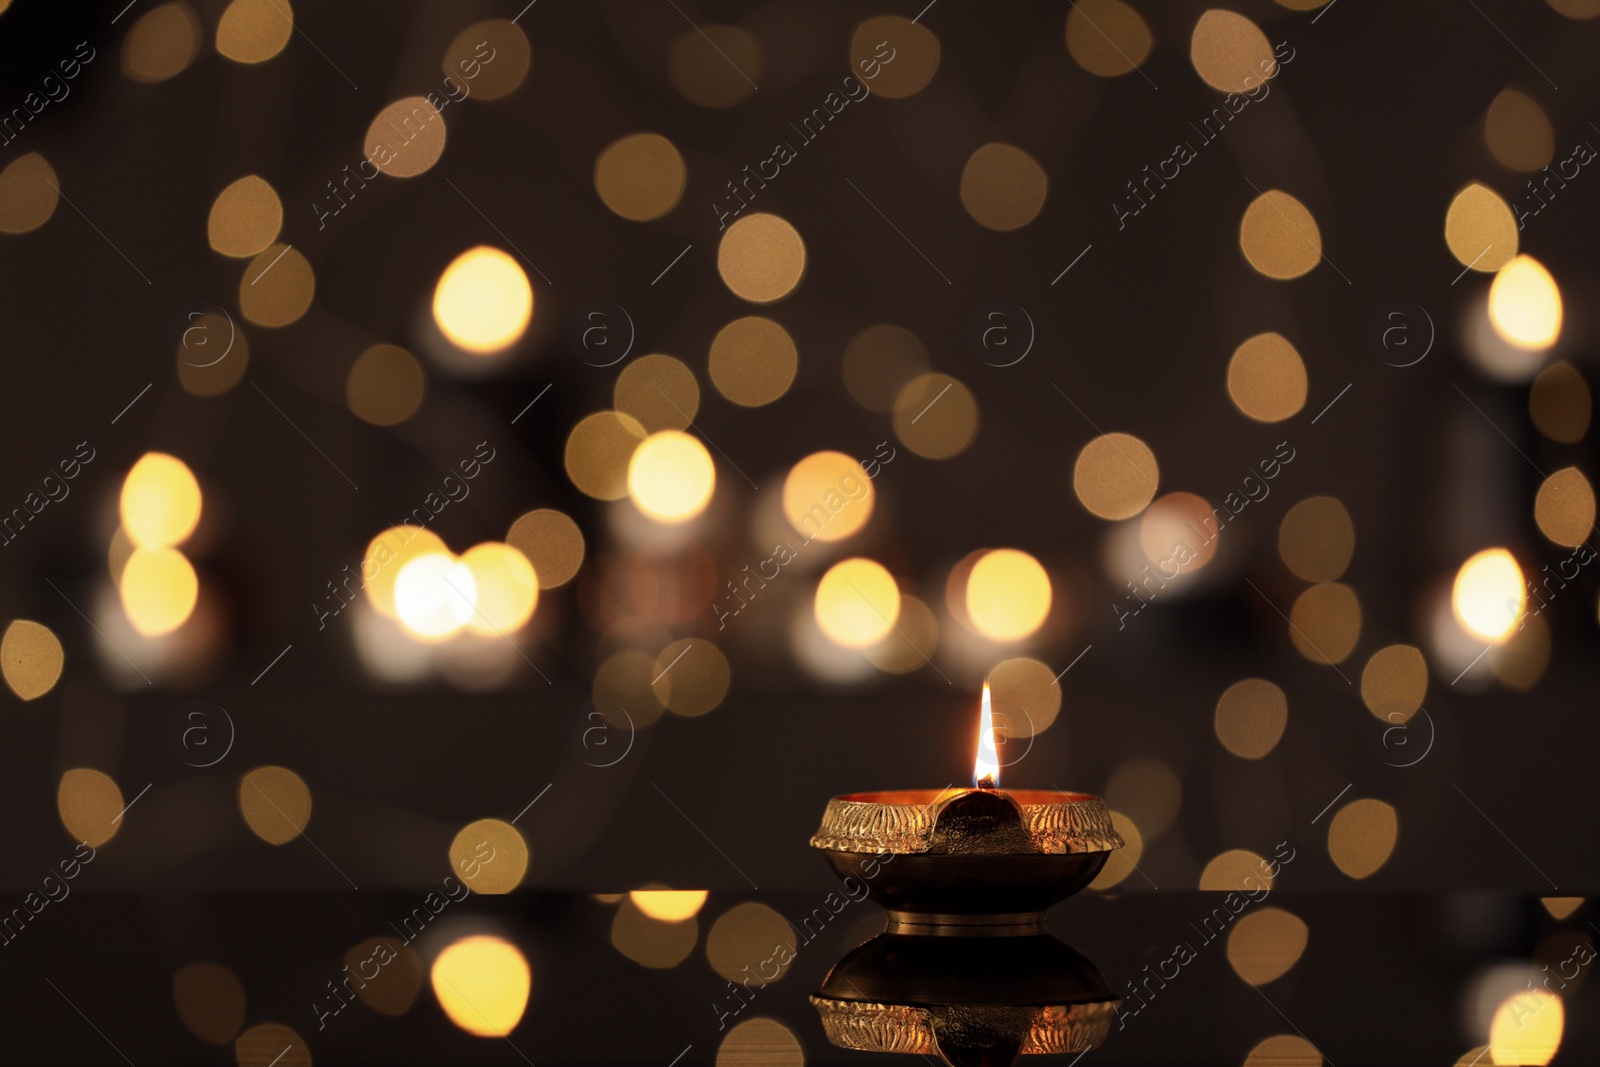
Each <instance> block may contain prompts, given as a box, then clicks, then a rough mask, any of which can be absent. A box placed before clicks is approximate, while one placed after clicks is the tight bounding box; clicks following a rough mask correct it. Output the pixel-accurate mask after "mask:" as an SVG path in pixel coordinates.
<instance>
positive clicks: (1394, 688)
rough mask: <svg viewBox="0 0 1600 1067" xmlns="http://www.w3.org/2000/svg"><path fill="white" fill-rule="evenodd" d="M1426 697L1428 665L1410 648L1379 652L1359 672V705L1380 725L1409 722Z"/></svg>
mask: <svg viewBox="0 0 1600 1067" xmlns="http://www.w3.org/2000/svg"><path fill="white" fill-rule="evenodd" d="M1427 695H1428V662H1427V660H1425V659H1424V658H1423V656H1422V650H1421V649H1419V648H1416V647H1414V646H1412V645H1389V646H1387V647H1385V648H1380V649H1378V651H1376V652H1374V653H1373V654H1372V656H1371V657H1370V658H1369V659H1368V660H1367V665H1366V666H1365V667H1363V668H1362V670H1361V702H1362V703H1363V704H1365V705H1366V706H1367V710H1368V711H1370V712H1372V714H1373V715H1375V716H1376V717H1377V718H1378V719H1379V720H1381V721H1383V722H1387V723H1402V722H1405V721H1406V720H1408V719H1410V718H1411V716H1413V715H1415V714H1416V713H1417V709H1418V708H1420V707H1422V701H1423V700H1424V699H1425V698H1426V697H1427Z"/></svg>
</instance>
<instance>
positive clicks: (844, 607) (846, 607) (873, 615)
mask: <svg viewBox="0 0 1600 1067" xmlns="http://www.w3.org/2000/svg"><path fill="white" fill-rule="evenodd" d="M814 611H815V612H816V618H817V625H818V626H819V627H821V629H822V632H823V633H824V634H825V635H827V637H828V639H829V640H831V641H833V642H834V643H835V644H838V645H843V646H844V647H845V648H866V647H867V646H868V645H873V644H877V643H878V642H879V641H881V640H883V639H884V638H885V637H887V636H888V635H889V632H890V631H891V630H893V629H894V623H895V619H897V618H898V617H899V615H900V588H899V586H897V585H896V584H895V580H894V576H893V575H891V574H890V573H889V572H888V570H886V569H885V568H884V566H883V564H881V563H877V562H874V561H873V560H870V559H860V558H856V559H847V560H842V561H840V562H838V563H835V564H834V565H833V566H832V567H829V568H828V571H827V573H826V574H824V575H823V576H822V580H821V581H820V582H818V583H817V595H816V601H815V606H814Z"/></svg>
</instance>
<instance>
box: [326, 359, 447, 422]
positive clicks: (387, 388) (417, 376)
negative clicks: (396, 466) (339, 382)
mask: <svg viewBox="0 0 1600 1067" xmlns="http://www.w3.org/2000/svg"><path fill="white" fill-rule="evenodd" d="M427 391H428V376H427V374H426V373H425V372H424V371H423V369H422V364H421V363H419V362H418V361H417V357H416V356H413V355H412V354H411V353H410V352H407V351H406V350H405V349H403V348H401V347H400V346H399V345H382V344H380V345H373V346H372V347H371V348H369V349H367V350H366V351H365V352H363V353H361V355H360V356H358V357H356V361H355V363H353V364H351V366H350V375H349V377H348V378H346V379H345V387H344V395H345V402H346V403H348V404H349V405H350V410H351V412H352V413H354V415H355V416H356V418H358V419H360V420H361V421H362V422H370V423H371V424H372V425H374V426H394V425H396V424H397V423H402V422H405V421H406V420H407V419H409V418H410V417H411V416H412V415H415V414H416V413H417V409H418V408H419V407H421V406H422V398H423V396H424V395H425V394H426V393H427Z"/></svg>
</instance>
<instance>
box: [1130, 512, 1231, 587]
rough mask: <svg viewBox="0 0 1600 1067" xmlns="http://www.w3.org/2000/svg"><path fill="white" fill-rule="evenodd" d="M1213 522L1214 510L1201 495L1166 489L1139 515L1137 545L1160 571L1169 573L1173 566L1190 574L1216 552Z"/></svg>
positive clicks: (1217, 535) (1218, 540)
mask: <svg viewBox="0 0 1600 1067" xmlns="http://www.w3.org/2000/svg"><path fill="white" fill-rule="evenodd" d="M1216 522H1217V519H1216V512H1215V511H1214V510H1213V509H1212V507H1211V505H1210V504H1209V503H1207V502H1206V500H1205V498H1204V497H1199V496H1196V495H1195V494H1193V493H1181V492H1180V493H1167V494H1166V495H1165V496H1161V497H1158V498H1157V499H1155V500H1154V501H1152V502H1151V504H1150V506H1149V507H1148V508H1146V509H1145V512H1144V514H1143V515H1141V516H1140V517H1139V549H1140V551H1141V552H1143V553H1144V558H1145V559H1147V560H1149V561H1150V562H1151V563H1154V564H1156V565H1157V566H1158V567H1159V568H1160V570H1161V572H1162V574H1164V575H1168V576H1171V575H1172V574H1173V573H1174V568H1177V570H1178V571H1180V572H1182V573H1186V574H1192V573H1194V572H1195V571H1197V570H1199V569H1200V568H1201V567H1204V566H1205V565H1206V564H1207V563H1210V562H1211V560H1212V558H1213V557H1214V556H1216V554H1217V546H1218V545H1219V544H1220V543H1221V530H1213V529H1211V528H1214V527H1215V526H1216ZM1208 527H1211V528H1208Z"/></svg>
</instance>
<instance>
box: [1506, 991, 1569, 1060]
mask: <svg viewBox="0 0 1600 1067" xmlns="http://www.w3.org/2000/svg"><path fill="white" fill-rule="evenodd" d="M1566 1025H1567V1013H1566V1008H1565V1007H1564V1006H1563V1004H1562V1001H1561V998H1560V997H1558V996H1556V995H1555V994H1554V993H1551V992H1549V991H1547V990H1544V989H1531V990H1524V991H1519V992H1516V993H1512V994H1511V995H1510V996H1508V997H1506V999H1505V1000H1504V1001H1502V1002H1501V1003H1500V1007H1499V1008H1497V1009H1496V1010H1495V1013H1494V1020H1493V1022H1491V1023H1490V1024H1489V1058H1490V1060H1491V1062H1493V1063H1497V1064H1501V1063H1510V1064H1518V1065H1519V1067H1543V1065H1544V1064H1547V1063H1549V1062H1550V1061H1551V1060H1553V1059H1555V1056H1556V1053H1557V1052H1558V1051H1560V1049H1561V1038H1562V1035H1563V1033H1564V1032H1565V1031H1566Z"/></svg>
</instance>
